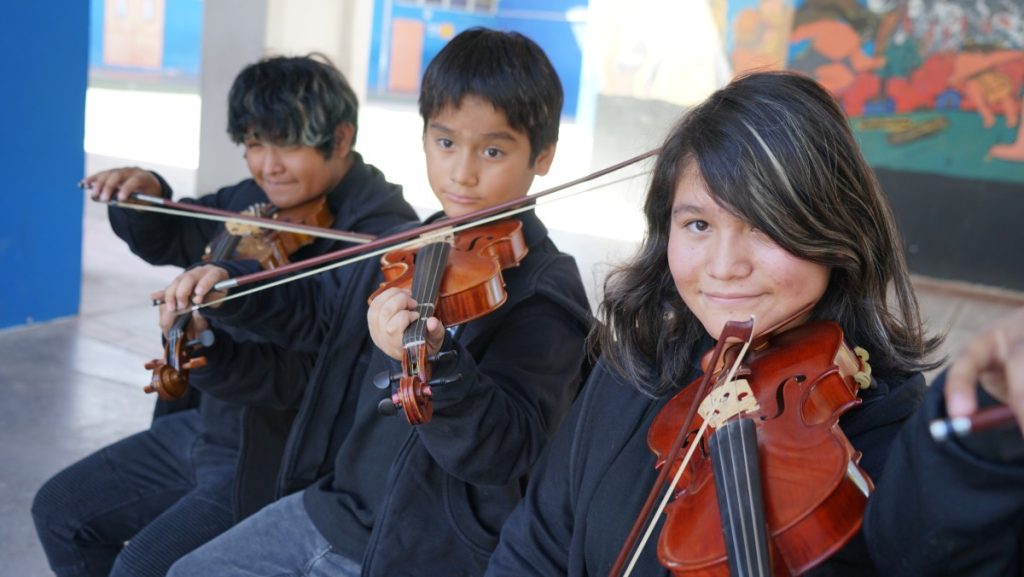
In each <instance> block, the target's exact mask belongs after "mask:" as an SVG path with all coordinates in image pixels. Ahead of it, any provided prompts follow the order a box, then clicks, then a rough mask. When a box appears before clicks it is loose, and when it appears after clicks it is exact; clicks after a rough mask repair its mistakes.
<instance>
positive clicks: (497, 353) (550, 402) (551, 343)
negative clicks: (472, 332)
mask: <svg viewBox="0 0 1024 577" xmlns="http://www.w3.org/2000/svg"><path fill="white" fill-rule="evenodd" d="M587 328H588V327H587V326H586V325H585V324H583V323H581V322H579V320H578V319H576V318H575V317H574V316H573V315H571V314H570V313H569V312H568V311H566V310H565V309H564V308H563V307H561V306H558V305H556V304H555V303H553V302H552V301H550V300H548V299H547V298H545V297H542V296H536V297H534V298H531V299H528V300H526V301H524V302H522V303H520V304H519V306H517V307H515V309H513V310H511V311H509V312H508V313H507V315H505V317H504V319H503V321H502V326H501V328H500V330H499V331H495V336H494V337H493V339H492V340H491V341H490V343H489V346H488V347H487V351H486V354H484V355H483V356H481V357H479V359H478V362H477V361H474V356H473V355H472V354H470V352H469V351H467V350H466V349H465V348H463V347H462V346H460V345H458V344H457V343H455V341H453V340H452V339H446V344H447V345H449V346H454V347H455V349H456V350H457V352H458V361H457V363H456V364H455V366H454V367H452V368H451V369H450V370H447V371H444V372H440V373H435V375H434V376H435V377H444V376H453V375H458V376H459V378H457V379H456V380H455V381H454V382H451V383H448V384H443V385H439V386H436V387H434V417H433V419H432V420H431V421H430V422H429V423H427V424H424V425H421V426H419V427H417V433H418V434H419V436H420V439H421V440H422V441H423V444H424V446H426V448H427V450H428V451H429V452H430V454H431V455H432V456H433V457H434V459H435V460H436V461H437V462H438V463H439V464H440V465H441V467H442V468H444V469H445V470H447V471H449V472H451V474H453V475H455V476H456V477H459V478H460V479H462V480H463V481H466V482H468V483H473V484H478V485H506V484H508V483H510V482H514V481H515V480H516V479H519V478H520V477H522V476H523V475H525V474H526V473H527V472H528V471H529V468H530V466H531V465H532V464H533V462H534V461H535V460H536V459H537V457H538V456H539V455H540V452H541V450H542V449H543V447H544V446H545V445H546V444H547V442H548V439H549V438H550V436H551V434H552V433H553V432H554V429H555V427H556V426H557V425H558V423H559V422H560V420H561V417H562V416H563V415H565V413H566V411H567V410H568V408H569V405H570V404H571V403H572V399H573V396H574V394H575V392H576V390H578V383H577V379H578V378H579V371H580V367H581V365H582V358H583V341H584V339H585V337H586V333H587ZM481 455H486V456H487V458H481Z"/></svg>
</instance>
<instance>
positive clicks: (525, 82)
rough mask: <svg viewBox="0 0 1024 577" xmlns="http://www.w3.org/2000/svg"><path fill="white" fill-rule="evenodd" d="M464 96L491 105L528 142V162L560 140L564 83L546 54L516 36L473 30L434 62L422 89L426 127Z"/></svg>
mask: <svg viewBox="0 0 1024 577" xmlns="http://www.w3.org/2000/svg"><path fill="white" fill-rule="evenodd" d="M466 96H477V97H479V98H482V99H484V100H486V101H487V102H490V103H491V104H492V105H494V107H495V108H496V109H497V110H500V111H502V112H503V113H504V114H505V116H506V117H507V118H508V124H509V126H511V127H512V128H514V129H516V130H521V131H523V132H525V133H526V134H527V135H528V136H529V138H530V163H531V165H532V163H533V162H534V161H535V160H536V159H537V155H539V154H540V153H541V152H542V151H543V150H544V149H545V148H547V147H548V146H549V145H551V144H554V143H556V142H558V124H559V121H560V120H561V113H562V99H563V97H562V83H561V81H560V80H559V79H558V73H557V72H555V68H554V67H553V66H552V65H551V61H550V60H548V57H547V55H545V54H544V51H543V50H542V49H541V48H540V46H538V45H537V43H535V42H534V41H533V40H530V39H529V38H527V37H526V36H523V35H522V34H519V33H518V32H501V31H498V30H488V29H486V28H470V29H469V30H466V31H464V32H462V33H461V34H459V35H457V36H456V37H455V38H452V39H451V41H449V42H448V44H447V45H445V47H444V48H442V49H441V51H440V52H439V53H438V54H437V56H435V57H434V59H433V60H431V61H430V64H429V65H428V66H427V71H426V72H425V73H424V74H423V83H422V86H421V88H420V101H419V102H420V116H421V117H422V118H423V128H424V130H426V127H427V122H429V121H430V119H431V118H433V117H434V116H435V115H437V114H438V113H440V112H441V111H442V110H444V109H445V108H448V107H455V108H458V106H459V105H460V104H461V103H462V99H463V98H465V97H466Z"/></svg>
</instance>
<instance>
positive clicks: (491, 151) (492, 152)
mask: <svg viewBox="0 0 1024 577" xmlns="http://www.w3.org/2000/svg"><path fill="white" fill-rule="evenodd" d="M503 154H505V153H504V152H503V151H502V150H501V149H499V148H494V147H493V146H488V147H487V148H485V149H484V156H486V157H487V158H499V157H501V156H502V155H503Z"/></svg>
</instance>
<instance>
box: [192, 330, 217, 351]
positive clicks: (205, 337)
mask: <svg viewBox="0 0 1024 577" xmlns="http://www.w3.org/2000/svg"><path fill="white" fill-rule="evenodd" d="M215 340H216V337H214V335H213V331H211V330H210V329H206V330H205V331H203V332H201V333H199V338H197V339H195V340H191V341H189V342H187V343H185V346H186V347H188V348H190V349H194V348H196V347H200V346H202V347H209V346H211V345H213V343H214V341H215Z"/></svg>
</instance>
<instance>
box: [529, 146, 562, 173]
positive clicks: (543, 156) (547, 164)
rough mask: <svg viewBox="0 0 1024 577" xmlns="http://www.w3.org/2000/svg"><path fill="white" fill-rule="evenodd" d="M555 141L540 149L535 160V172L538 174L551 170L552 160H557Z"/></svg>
mask: <svg viewBox="0 0 1024 577" xmlns="http://www.w3.org/2000/svg"><path fill="white" fill-rule="evenodd" d="M556 146H557V145H556V144H555V143H551V144H549V145H548V146H546V147H545V148H544V150H541V151H540V154H538V155H537V159H536V160H534V161H533V173H534V174H536V175H537V176H544V175H545V174H547V173H548V170H551V162H552V161H553V160H555V147H556Z"/></svg>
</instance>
